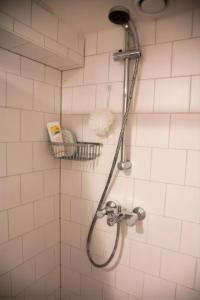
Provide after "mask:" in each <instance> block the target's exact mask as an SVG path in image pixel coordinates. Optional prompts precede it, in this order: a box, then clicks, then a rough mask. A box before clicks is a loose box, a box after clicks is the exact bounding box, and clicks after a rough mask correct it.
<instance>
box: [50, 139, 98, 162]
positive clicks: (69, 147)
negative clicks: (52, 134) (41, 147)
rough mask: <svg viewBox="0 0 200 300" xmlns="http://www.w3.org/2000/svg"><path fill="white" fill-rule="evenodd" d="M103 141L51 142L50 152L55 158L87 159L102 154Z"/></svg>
mask: <svg viewBox="0 0 200 300" xmlns="http://www.w3.org/2000/svg"><path fill="white" fill-rule="evenodd" d="M102 145H103V144H101V143H89V142H76V143H52V142H51V143H50V153H51V154H52V155H53V156H54V157H55V158H64V159H68V160H78V161H87V160H93V159H95V158H97V157H99V156H100V155H101V147H102Z"/></svg>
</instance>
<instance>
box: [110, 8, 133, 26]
mask: <svg viewBox="0 0 200 300" xmlns="http://www.w3.org/2000/svg"><path fill="white" fill-rule="evenodd" d="M108 18H109V20H110V21H111V22H112V23H114V24H117V25H124V24H127V23H128V21H129V19H130V16H129V10H128V9H127V8H125V7H123V6H114V7H112V8H111V9H110V11H109V14H108Z"/></svg>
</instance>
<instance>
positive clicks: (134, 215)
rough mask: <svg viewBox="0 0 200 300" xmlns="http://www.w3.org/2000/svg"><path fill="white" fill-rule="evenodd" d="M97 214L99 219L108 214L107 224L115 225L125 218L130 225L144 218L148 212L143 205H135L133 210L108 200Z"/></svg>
mask: <svg viewBox="0 0 200 300" xmlns="http://www.w3.org/2000/svg"><path fill="white" fill-rule="evenodd" d="M96 215H97V218H99V219H101V218H103V217H104V216H107V224H108V225H109V226H113V225H114V224H116V223H120V222H121V221H123V220H125V222H126V224H127V225H128V226H133V225H135V224H136V222H137V221H142V220H144V218H145V216H146V213H145V211H144V209H143V208H142V207H135V208H134V209H133V210H132V211H131V210H127V209H126V208H122V207H121V205H117V204H116V203H115V202H114V201H108V202H107V203H106V205H105V207H103V208H102V209H100V210H98V211H97V213H96Z"/></svg>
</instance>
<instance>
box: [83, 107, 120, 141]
mask: <svg viewBox="0 0 200 300" xmlns="http://www.w3.org/2000/svg"><path fill="white" fill-rule="evenodd" d="M114 121H115V116H114V114H113V113H112V112H111V111H110V110H109V109H98V110H95V111H94V112H92V113H91V114H90V117H89V120H88V126H89V128H91V129H93V130H94V131H95V133H96V134H97V135H98V136H101V137H105V136H107V135H108V133H109V131H110V130H111V128H112V125H113V123H114Z"/></svg>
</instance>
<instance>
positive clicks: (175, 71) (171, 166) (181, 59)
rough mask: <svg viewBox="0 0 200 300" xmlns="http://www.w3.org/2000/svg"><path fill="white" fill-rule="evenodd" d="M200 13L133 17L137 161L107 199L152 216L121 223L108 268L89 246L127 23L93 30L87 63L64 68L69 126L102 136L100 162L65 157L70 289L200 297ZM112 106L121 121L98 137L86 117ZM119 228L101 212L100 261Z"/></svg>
mask: <svg viewBox="0 0 200 300" xmlns="http://www.w3.org/2000/svg"><path fill="white" fill-rule="evenodd" d="M199 13H200V10H196V11H187V12H185V13H183V14H180V15H176V16H173V17H170V18H163V19H160V20H157V21H144V22H140V23H138V24H136V25H137V28H138V31H139V37H140V41H141V45H142V58H141V66H140V71H139V76H138V81H137V89H136V92H135V97H134V99H135V100H134V101H135V106H133V107H132V111H131V113H130V118H129V129H128V144H129V146H128V149H129V156H130V158H131V161H132V163H133V167H132V169H131V171H130V172H127V173H124V172H123V171H120V172H119V173H118V174H117V177H116V180H115V181H114V183H113V185H112V189H111V192H110V195H109V199H112V200H114V201H117V202H119V203H121V204H123V205H124V206H126V207H135V206H138V205H139V206H142V207H143V208H144V209H145V210H146V212H147V217H146V219H145V220H144V222H143V224H138V226H136V227H132V228H131V227H129V228H123V234H122V235H121V236H123V239H122V238H121V244H122V252H121V255H120V247H119V249H118V254H117V255H116V256H115V258H114V261H113V263H111V266H110V268H108V269H97V268H95V267H93V266H91V264H90V263H89V261H88V258H87V256H86V248H85V246H86V237H87V232H88V229H89V226H90V223H91V220H92V215H93V214H94V211H95V208H96V206H97V203H98V201H99V199H100V196H101V192H102V190H103V187H104V184H105V180H106V177H107V175H108V172H109V168H110V166H111V163H112V158H113V154H114V149H115V146H116V141H117V137H118V134H119V128H120V112H121V107H122V86H123V64H122V63H121V62H114V61H113V57H112V55H113V51H116V50H119V49H122V48H123V34H124V33H123V31H122V30H121V28H117V27H116V28H115V29H113V30H109V31H101V32H98V33H92V34H88V35H87V36H86V51H85V53H86V58H85V67H84V68H82V69H77V70H72V71H66V72H64V73H63V82H62V90H63V97H62V113H63V115H62V126H63V127H66V128H69V129H71V130H73V131H74V132H75V134H76V135H77V137H78V139H79V140H82V141H100V142H102V143H103V144H104V145H103V150H102V155H101V157H100V158H99V159H98V161H96V162H94V163H85V162H80V163H78V162H71V161H62V165H61V169H62V175H61V192H62V197H61V206H62V215H61V217H62V236H61V240H62V256H61V261H62V280H61V285H62V296H63V299H66V298H67V297H69V298H70V299H72V298H73V299H74V298H78V299H79V298H84V299H120V300H122V299H123V300H133V299H134V300H135V299H159V300H161V299H199V298H200V275H199V274H200V259H199V257H200V224H199V223H200V175H199V174H200V172H199V170H200V133H199V129H200V105H199V103H200V89H199V86H200V30H199V29H200V27H199V19H198V17H197V16H198V15H199ZM109 91H110V92H109ZM107 106H108V107H109V108H110V109H111V110H112V111H113V112H114V113H115V115H116V123H115V126H114V128H113V129H112V132H111V133H110V135H109V136H108V137H106V138H104V139H101V138H99V137H97V136H96V135H95V134H94V132H93V131H92V130H91V129H90V128H88V124H87V120H88V116H89V113H90V112H92V111H93V110H94V109H96V108H105V107H107ZM115 230H116V228H115V227H114V228H113V227H108V226H107V225H106V222H105V219H104V220H101V221H99V222H98V224H97V226H96V228H95V231H94V239H93V243H92V253H93V256H94V257H95V258H96V260H98V261H99V262H101V261H103V260H105V259H106V257H108V256H109V253H111V251H112V246H113V242H114V237H115Z"/></svg>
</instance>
